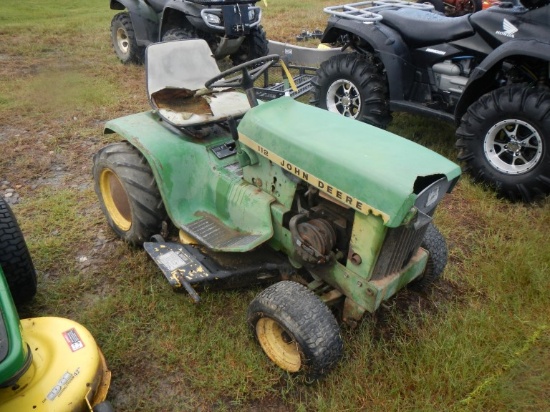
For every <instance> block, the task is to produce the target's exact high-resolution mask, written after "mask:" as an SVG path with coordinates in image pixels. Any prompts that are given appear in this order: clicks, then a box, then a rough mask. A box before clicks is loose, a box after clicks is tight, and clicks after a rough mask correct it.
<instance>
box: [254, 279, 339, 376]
mask: <svg viewBox="0 0 550 412" xmlns="http://www.w3.org/2000/svg"><path fill="white" fill-rule="evenodd" d="M247 320H248V324H249V326H250V328H251V330H252V332H253V333H254V335H255V336H256V339H257V340H258V342H259V343H260V346H261V347H262V349H263V350H264V352H265V353H266V355H267V356H268V357H269V358H270V359H271V360H272V361H273V363H275V364H276V365H277V366H279V367H280V368H281V369H283V370H285V371H287V372H289V373H302V374H303V375H304V376H305V377H306V378H307V379H318V378H321V377H322V376H324V375H326V374H327V373H328V372H329V371H330V370H331V369H332V368H333V367H334V366H335V365H336V363H337V362H338V361H339V360H340V358H341V356H342V348H343V344H342V338H341V337H340V328H339V326H338V323H337V322H336V319H335V318H334V316H333V314H332V313H331V311H330V310H329V308H328V307H327V306H326V305H325V304H324V303H323V302H321V300H320V299H319V298H318V297H317V296H316V295H315V294H314V293H313V292H311V291H310V290H309V289H307V288H306V287H305V286H303V285H301V284H299V283H296V282H291V281H282V282H278V283H276V284H274V285H272V286H270V287H268V288H267V289H265V290H264V291H263V292H261V293H260V294H258V296H256V298H254V300H253V301H252V302H251V303H250V306H249V308H248V315H247Z"/></svg>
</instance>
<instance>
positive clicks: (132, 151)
mask: <svg viewBox="0 0 550 412" xmlns="http://www.w3.org/2000/svg"><path fill="white" fill-rule="evenodd" d="M93 176H94V188H95V192H96V193H97V196H98V198H99V203H100V206H101V210H102V211H103V213H104V214H105V216H106V217H107V221H108V223H109V226H110V227H111V228H112V229H113V231H114V232H115V233H116V234H117V235H118V236H119V237H120V238H122V239H123V240H125V241H126V242H128V243H130V244H131V245H135V246H137V245H142V244H143V242H145V241H148V240H149V239H150V238H151V236H153V235H156V234H158V233H160V232H161V229H162V223H163V221H165V220H166V211H165V209H164V204H163V202H162V198H161V196H160V192H159V189H158V187H157V184H156V182H155V177H154V176H153V171H152V170H151V167H150V166H149V164H148V163H147V160H145V158H144V157H143V155H142V154H141V153H140V152H139V151H138V150H137V149H136V148H135V147H133V146H132V145H131V144H129V143H127V142H124V143H115V144H111V145H109V146H106V147H104V148H103V149H101V150H100V151H99V152H98V153H96V154H95V156H94V167H93Z"/></svg>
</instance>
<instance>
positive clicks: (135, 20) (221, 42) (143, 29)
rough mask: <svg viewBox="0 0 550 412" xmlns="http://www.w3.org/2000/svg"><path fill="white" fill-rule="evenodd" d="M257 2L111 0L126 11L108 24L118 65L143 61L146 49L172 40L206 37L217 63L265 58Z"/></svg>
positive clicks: (264, 43) (263, 37)
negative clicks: (228, 58) (152, 44)
mask: <svg viewBox="0 0 550 412" xmlns="http://www.w3.org/2000/svg"><path fill="white" fill-rule="evenodd" d="M257 1H258V0H111V9H112V10H126V11H124V12H121V13H118V14H116V15H115V16H114V17H113V19H112V21H111V42H112V44H113V48H114V51H115V54H116V55H117V57H118V58H119V59H120V61H121V62H122V63H125V64H127V63H137V64H139V63H141V62H142V61H143V53H144V51H145V47H146V46H147V45H149V44H151V43H156V42H160V41H171V40H187V39H199V38H200V39H204V40H206V41H207V42H208V45H209V46H210V49H211V50H212V53H213V54H214V56H215V57H216V59H223V58H224V57H227V56H229V57H230V58H231V60H232V61H233V63H234V64H240V63H243V62H245V61H247V60H251V59H255V58H257V57H261V56H265V55H266V54H267V52H268V48H267V38H266V34H265V31H264V30H263V28H262V26H261V25H260V21H261V18H262V11H261V9H260V8H259V7H256V6H255V4H256V2H257Z"/></svg>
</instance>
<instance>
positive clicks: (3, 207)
mask: <svg viewBox="0 0 550 412" xmlns="http://www.w3.org/2000/svg"><path fill="white" fill-rule="evenodd" d="M0 266H1V267H2V271H3V272H4V276H5V278H6V281H7V282H8V286H9V288H10V292H11V296H12V298H13V301H14V302H15V304H21V303H25V302H27V301H29V300H30V299H32V297H33V296H34V295H35V294H36V271H35V269H34V265H33V263H32V259H31V255H30V253H29V250H28V248H27V244H26V242H25V238H24V237H23V233H22V232H21V229H20V228H19V225H18V223H17V220H16V219H15V216H14V215H13V212H12V211H11V209H10V207H9V206H8V204H7V203H6V202H5V200H4V199H3V198H1V197H0Z"/></svg>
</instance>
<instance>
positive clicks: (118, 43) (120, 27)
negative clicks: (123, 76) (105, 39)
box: [111, 12, 145, 64]
mask: <svg viewBox="0 0 550 412" xmlns="http://www.w3.org/2000/svg"><path fill="white" fill-rule="evenodd" d="M111 43H112V44H113V49H114V51H115V54H116V55H117V57H118V58H119V60H120V61H121V62H122V63H124V64H132V63H133V64H141V63H142V62H143V55H144V52H145V48H144V47H140V46H138V44H137V40H136V35H135V33H134V27H133V26H132V20H131V19H130V14H129V13H127V12H123V13H118V14H115V16H114V17H113V19H112V20H111Z"/></svg>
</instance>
